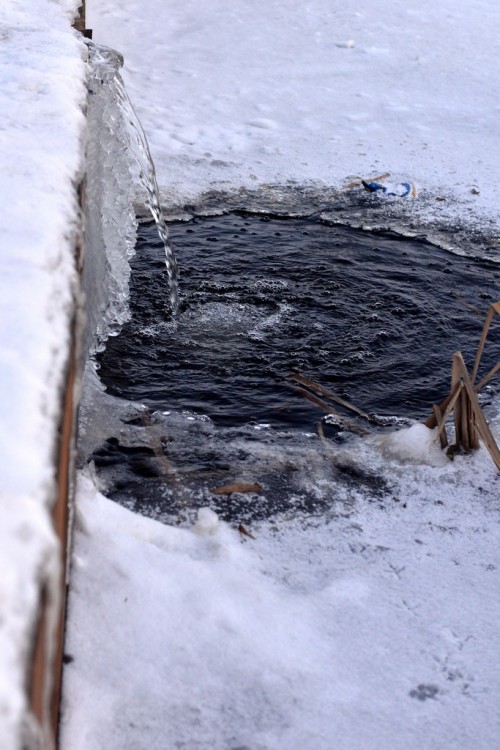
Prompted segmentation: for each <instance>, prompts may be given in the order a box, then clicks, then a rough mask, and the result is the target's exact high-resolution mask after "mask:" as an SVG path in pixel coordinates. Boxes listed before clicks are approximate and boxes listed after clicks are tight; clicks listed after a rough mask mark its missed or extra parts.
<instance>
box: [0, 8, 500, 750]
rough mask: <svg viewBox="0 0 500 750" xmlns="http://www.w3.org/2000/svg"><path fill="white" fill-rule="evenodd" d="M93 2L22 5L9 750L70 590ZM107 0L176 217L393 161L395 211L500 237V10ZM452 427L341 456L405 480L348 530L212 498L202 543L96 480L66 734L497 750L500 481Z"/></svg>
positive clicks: (1, 76)
mask: <svg viewBox="0 0 500 750" xmlns="http://www.w3.org/2000/svg"><path fill="white" fill-rule="evenodd" d="M77 4H78V3H77V2H74V0H64V1H61V2H54V1H53V0H31V2H30V3H29V7H28V6H27V5H26V3H24V4H22V3H20V2H18V0H4V3H3V4H2V9H1V11H0V21H1V35H2V46H1V47H0V60H1V63H2V65H1V71H2V72H1V73H0V80H1V83H2V85H1V86H0V111H1V112H2V115H1V125H0V128H1V130H0V132H1V136H0V167H1V170H0V174H1V178H0V198H1V200H2V206H3V209H4V210H3V211H2V217H1V218H0V222H1V227H0V229H1V232H0V236H1V237H2V261H3V266H2V277H1V281H0V284H1V294H0V306H1V309H0V336H1V348H0V359H1V368H0V373H1V374H0V377H1V379H2V380H1V385H2V394H3V399H2V403H1V405H0V443H1V455H2V496H1V503H0V529H1V544H0V566H1V569H2V571H3V573H2V577H1V580H0V607H1V619H0V717H1V720H0V747H2V748H6V750H10V749H11V748H18V747H21V746H23V745H22V740H23V737H22V735H23V732H24V730H25V728H26V723H27V721H28V716H27V706H26V696H25V680H26V665H27V663H28V661H29V655H30V647H31V642H32V640H31V636H32V630H33V626H34V623H35V618H36V614H37V607H38V597H39V590H40V584H41V582H44V583H49V585H50V586H51V587H52V590H53V591H55V587H54V584H55V582H56V581H57V578H58V575H60V571H58V569H57V553H58V547H57V542H56V539H55V537H54V532H53V529H52V525H51V521H50V510H51V507H52V504H53V501H54V493H55V483H54V479H55V469H54V455H55V448H56V445H57V425H58V423H59V417H60V408H61V392H62V388H63V385H64V375H65V367H66V364H67V361H68V350H69V344H70V341H69V331H70V322H71V320H72V318H73V315H74V311H75V293H76V290H77V286H78V278H77V273H76V270H75V259H74V247H75V243H76V240H77V235H78V206H77V200H76V192H75V188H76V185H77V184H78V181H79V179H80V177H81V175H82V171H83V164H82V154H83V133H84V128H85V120H84V115H83V108H84V106H85V101H86V91H85V87H84V85H83V84H84V79H85V68H84V58H85V55H86V48H85V46H84V45H83V43H82V42H81V40H79V39H78V37H77V35H76V34H74V33H73V32H71V30H70V28H69V21H70V20H71V18H72V16H73V13H74V11H75V7H76V5H77ZM87 5H88V15H89V17H88V23H87V25H89V26H92V27H94V31H95V35H94V36H95V39H96V41H98V42H99V43H103V44H108V45H110V46H113V47H116V48H118V49H119V50H121V51H122V52H123V53H124V54H125V59H126V65H125V70H124V77H125V80H126V83H127V87H128V90H129V93H130V95H131V98H132V100H133V102H134V104H135V105H136V107H137V110H138V113H139V115H140V118H141V120H142V122H143V124H144V127H145V130H146V133H147V135H148V137H149V141H150V145H151V151H152V154H153V157H154V159H155V162H156V166H157V171H158V179H159V184H160V188H161V192H162V197H163V201H164V203H165V205H166V206H167V207H169V206H173V207H178V206H183V205H184V204H185V203H186V202H194V203H196V202H202V199H203V196H204V195H205V194H207V193H209V192H210V191H214V190H215V191H218V192H221V193H223V194H224V195H225V196H226V199H229V198H228V196H231V195H234V194H237V193H238V192H239V191H241V190H242V189H245V190H247V191H250V190H253V191H254V192H256V193H257V192H258V191H260V192H261V193H262V194H263V195H266V190H269V189H270V187H269V186H278V187H277V192H278V193H279V191H280V190H281V191H282V192H283V194H285V193H286V189H290V190H292V189H294V188H298V189H301V188H303V187H304V186H306V187H307V188H308V189H311V190H312V191H313V192H314V191H316V192H315V193H314V195H315V196H316V197H317V196H319V195H322V194H325V195H326V196H330V195H331V196H333V198H335V199H336V198H338V195H339V193H338V191H339V190H341V188H342V187H343V186H344V185H345V184H346V183H348V182H350V181H352V180H355V179H356V178H359V177H363V178H368V179H374V178H376V177H377V176H378V175H380V174H383V173H385V172H390V173H391V177H390V180H391V181H392V182H396V183H397V182H400V181H407V180H411V181H412V182H414V183H415V185H416V187H417V192H418V197H417V199H416V200H411V201H405V202H404V204H403V203H402V202H398V201H397V199H396V201H393V202H392V203H391V204H390V205H391V206H403V205H404V207H405V208H404V209H401V210H404V211H408V212H409V213H408V215H409V216H412V217H413V219H415V216H416V217H417V218H418V219H419V221H424V219H425V220H427V221H438V220H439V221H441V222H443V223H446V222H447V221H453V222H454V221H456V220H457V218H460V219H461V220H462V221H464V222H465V223H466V224H467V225H469V226H471V227H477V226H480V227H483V226H484V227H488V229H489V231H496V233H497V234H498V219H499V209H498V205H499V188H498V179H497V178H498V173H499V169H498V167H499V164H498V161H499V152H498V145H497V137H496V135H497V134H496V131H497V121H498V113H499V105H498V101H497V96H496V86H497V81H498V79H499V65H500V62H499V59H498V54H497V42H498V20H499V15H500V9H499V8H497V7H496V6H495V5H492V4H491V3H488V4H487V3H486V2H485V0H464V1H463V2H462V3H460V4H457V3H455V2H451V0H443V2H441V3H438V4H436V3H434V2H431V0H419V2H418V3H417V2H416V0H409V1H408V2H407V3H405V4H404V5H401V4H397V3H391V2H388V0H386V1H385V2H382V3H377V4H373V3H370V2H368V0H357V2H356V4H355V5H354V6H352V5H351V6H350V5H349V4H345V3H339V2H336V3H334V4H332V3H331V2H327V0H310V1H309V2H307V3H303V4H297V3H294V2H292V0H276V2H273V3H269V2H263V0H252V2H250V1H249V0H238V1H237V2H233V3H227V2H223V1H222V0H211V2H210V3H203V2H201V0H183V2H178V1H176V0H172V2H170V3H164V2H160V0H151V1H150V2H148V3H146V4H144V3H140V2H139V0H122V2H120V3H117V2H115V1H113V0H100V2H99V3H97V2H91V1H89V2H88V4H87ZM370 200H371V201H372V202H371V203H370V205H373V206H375V205H388V204H383V203H382V204H381V203H380V201H384V200H385V199H384V198H383V197H381V196H373V197H372V198H370ZM219 207H220V204H219ZM496 408H497V411H498V404H497V406H496ZM492 427H493V431H494V433H495V435H497V437H498V436H499V435H500V423H499V420H498V418H497V419H496V421H494V423H493V425H492ZM433 440H434V435H433V434H432V433H429V431H427V430H426V429H425V428H423V427H422V426H419V425H415V426H413V427H411V428H409V429H408V430H405V431H399V432H397V433H395V435H394V436H392V437H391V438H389V439H385V440H383V441H380V439H378V438H377V439H373V440H368V439H365V440H360V439H355V440H353V442H352V443H350V444H349V446H348V447H346V448H345V451H346V456H345V460H346V461H350V462H352V463H354V464H357V465H359V466H360V467H368V468H369V469H370V470H371V471H373V472H376V473H378V474H380V476H381V477H382V478H384V479H385V480H386V481H388V482H389V483H390V484H391V488H392V489H391V493H390V494H389V495H388V496H384V498H381V497H378V496H372V497H370V496H367V494H366V492H362V491H361V490H360V491H359V494H358V496H356V497H354V498H352V499H351V502H349V503H345V502H343V501H341V500H340V499H339V500H337V499H335V497H334V496H333V497H332V510H331V512H330V513H329V514H328V515H327V516H325V517H323V518H316V519H314V518H309V519H307V518H277V519H274V520H273V521H271V522H262V523H259V524H255V525H254V526H252V527H251V528H250V529H249V531H250V532H251V534H252V536H253V537H255V538H254V539H252V538H250V537H247V536H243V535H241V534H240V533H238V531H237V530H236V529H233V528H230V527H228V526H227V525H226V524H224V523H222V522H220V521H219V519H217V518H216V517H215V515H214V513H213V511H211V510H210V509H209V508H207V509H205V510H204V511H203V512H201V513H200V516H199V518H198V521H197V523H196V524H195V525H194V527H193V528H191V529H188V528H172V527H167V526H163V525H161V524H159V523H157V522H154V521H152V520H149V519H144V518H140V517H138V516H134V515H132V514H131V513H129V512H128V511H127V510H125V509H123V508H120V507H118V506H117V505H115V504H113V503H111V502H110V501H108V500H106V499H105V498H104V497H103V496H102V495H100V494H99V492H98V491H97V489H96V488H95V486H94V484H93V480H92V478H91V477H89V476H87V475H85V474H81V475H80V476H79V485H78V506H77V525H76V530H75V546H74V555H73V567H72V579H71V580H72V584H71V599H70V619H69V627H68V636H67V644H66V651H67V661H68V664H67V668H66V670H65V687H64V702H63V713H62V721H63V726H62V737H61V746H62V747H63V748H71V750H95V748H96V747H106V748H107V750H113V749H114V748H116V749H117V750H118V748H119V749H120V750H124V748H125V749H130V750H131V749H132V748H134V750H139V748H144V749H145V748H148V749H149V748H152V747H177V748H182V747H184V748H189V750H196V749H197V748H198V749H199V750H201V749H202V748H207V749H208V748H210V750H217V749H218V748H220V750H222V749H224V750H226V749H227V750H237V749H238V750H243V749H244V748H247V750H249V749H250V748H252V750H264V749H265V750H278V749H280V750H281V748H291V749H292V750H293V748H297V750H298V749H299V748H300V749H301V750H302V749H303V748H314V749H315V750H321V749H322V748H332V747H335V748H338V750H344V749H345V750H351V749H352V748H357V749H358V750H379V748H380V750H382V748H383V749H384V750H385V749H386V748H399V747H405V748H408V750H411V749H412V748H415V750H417V749H418V750H420V748H423V747H425V748H426V749H427V748H429V749H430V750H432V749H433V748H435V749H436V750H438V748H439V749H441V748H443V747H444V746H446V747H453V748H457V749H458V750H468V749H469V748H471V747H474V748H477V749H478V750H493V748H496V747H497V746H498V743H499V738H500V726H499V723H500V721H499V714H498V707H497V704H498V697H497V696H498V693H499V687H500V686H499V681H500V678H499V673H498V667H497V655H496V644H497V643H498V641H499V635H500V633H499V629H500V625H499V622H500V618H499V616H498V613H499V609H500V606H499V600H498V591H499V581H498V571H499V566H500V560H499V526H498V520H499V512H498V496H499V494H500V493H499V479H498V472H497V471H496V469H495V467H494V465H493V463H492V462H491V460H490V457H489V455H488V454H487V453H486V451H485V450H484V448H482V449H481V450H480V451H479V452H478V453H477V454H475V455H474V456H469V457H460V456H458V457H456V458H455V461H454V462H449V461H446V462H444V461H443V460H442V455H441V454H440V453H438V452H437V450H436V446H435V444H434V442H433ZM332 492H333V490H332ZM71 657H72V658H73V661H71Z"/></svg>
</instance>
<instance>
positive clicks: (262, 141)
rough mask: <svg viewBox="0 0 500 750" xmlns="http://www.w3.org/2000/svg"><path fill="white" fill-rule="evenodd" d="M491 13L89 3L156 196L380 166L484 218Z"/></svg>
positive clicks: (449, 8)
mask: <svg viewBox="0 0 500 750" xmlns="http://www.w3.org/2000/svg"><path fill="white" fill-rule="evenodd" d="M499 21H500V8H498V7H497V6H496V5H495V4H493V5H492V4H491V3H488V2H486V0H464V2H462V3H460V4H459V5H457V3H454V2H452V0H445V1H444V2H440V3H435V2H433V0H420V1H419V2H416V0H411V1H410V2H406V3H404V4H400V3H395V2H384V3H382V4H381V3H377V4H374V3H373V2H371V1H370V0H357V1H356V3H354V4H353V3H340V2H335V3H332V2H331V1H330V0H312V2H307V3H293V2H291V0H276V1H275V2H273V3H269V2H266V1H265V0H252V1H251V2H249V1H248V0H239V2H235V3H228V2H226V1H225V0H212V1H211V2H210V3H203V2H201V1H200V0H186V2H183V3H180V2H174V3H169V5H168V8H165V6H164V3H163V2H162V1H161V0H152V1H151V2H149V3H147V7H146V8H144V7H143V5H142V4H141V3H139V2H138V0H125V1H124V2H123V3H119V4H118V3H116V2H113V0H103V2H99V3H97V2H89V3H88V25H89V26H90V27H92V28H94V30H95V38H96V40H97V41H99V42H100V43H103V44H109V45H110V46H112V47H115V48H117V49H119V50H121V51H122V52H123V53H124V55H125V69H124V79H125V83H126V85H127V88H128V91H129V94H130V96H131V98H132V101H133V102H134V105H135V107H136V109H137V112H138V114H139V117H140V119H141V121H142V123H143V126H144V128H145V131H146V134H147V136H148V138H149V141H150V146H151V151H152V154H153V158H154V160H155V163H156V167H157V171H158V178H159V183H160V189H161V190H162V193H163V195H164V197H165V200H166V201H168V202H173V203H176V204H181V205H182V203H183V202H185V201H195V200H196V199H198V198H199V196H200V194H202V193H203V192H205V191H207V190H208V189H212V190H213V189H218V190H221V191H224V192H226V193H230V192H232V191H235V190H239V189H240V188H241V187H242V186H244V187H246V188H255V187H258V186H261V185H263V184H274V183H278V184H281V185H283V184H289V185H297V184H299V185H302V184H307V183H310V184H313V185H314V186H316V188H317V189H318V191H319V192H320V193H321V191H322V190H324V191H328V190H329V188H330V187H331V186H334V187H336V188H341V187H342V186H343V185H344V184H345V182H346V181H349V180H350V179H351V178H352V176H361V177H364V178H370V177H375V176H377V175H379V174H381V173H385V172H390V173H391V174H392V177H393V178H394V177H396V178H398V179H402V180H408V179H410V180H412V181H414V182H415V183H416V185H417V188H418V190H419V193H420V194H421V195H422V194H423V196H427V197H429V202H430V206H429V205H426V207H425V211H426V213H427V214H428V213H429V211H432V212H433V213H435V214H436V216H437V217H442V218H446V217H448V218H449V217H451V216H453V217H456V216H457V214H459V215H461V216H462V217H463V216H466V217H467V218H468V220H469V221H472V220H473V219H475V218H476V219H477V217H478V216H482V215H485V216H488V217H490V218H492V219H493V220H494V222H495V224H497V218H498V205H499V201H500V193H499V187H498V180H496V179H495V176H496V175H498V167H499V152H498V146H497V142H496V130H497V128H496V122H497V119H498V114H499V106H498V101H497V97H496V81H497V80H498V77H499V73H500V70H499V67H500V63H499V61H498V55H497V44H498V27H499ZM395 181H398V180H397V179H396V180H395ZM473 189H476V190H477V191H478V192H479V194H478V195H477V194H474V193H471V190H473ZM436 198H444V199H445V200H443V201H441V200H440V201H436V200H435V199H436ZM457 201H458V205H457ZM420 203H421V202H420ZM420 203H419V202H417V204H416V206H415V207H414V208H413V210H415V211H418V210H419V208H418V207H419V205H420ZM483 220H484V219H483Z"/></svg>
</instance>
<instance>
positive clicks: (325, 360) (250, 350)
mask: <svg viewBox="0 0 500 750" xmlns="http://www.w3.org/2000/svg"><path fill="white" fill-rule="evenodd" d="M170 232H171V238H172V242H173V244H174V247H175V251H176V254H177V258H178V263H179V267H180V297H181V306H180V314H179V317H178V321H177V323H176V325H173V324H172V321H170V320H169V316H168V313H167V311H166V300H167V292H166V286H167V279H166V271H165V264H164V256H163V246H162V244H161V243H160V242H159V241H158V238H157V232H156V228H155V226H154V225H145V226H142V227H141V228H140V231H139V237H138V243H137V255H136V257H135V258H134V260H133V261H132V267H133V276H132V283H131V308H132V319H131V321H130V322H129V323H127V324H126V325H125V326H124V328H123V330H122V332H121V334H120V335H119V336H118V337H116V338H112V339H110V340H109V342H108V345H107V348H106V351H105V352H103V353H102V354H101V355H100V356H99V359H98V362H99V366H100V376H101V379H102V381H103V382H104V383H105V385H106V386H107V388H108V391H109V392H110V393H111V394H113V395H116V396H121V397H123V398H126V399H130V400H136V401H141V402H143V403H145V404H147V405H148V406H150V407H151V408H152V409H174V410H189V411H192V412H194V413H198V414H206V415H208V416H209V417H210V418H211V419H212V420H213V421H214V422H215V423H216V424H217V425H223V426H235V425H243V424H245V423H251V422H256V423H266V424H270V425H271V426H272V427H276V428H280V429H282V428H286V429H300V430H305V429H311V427H312V425H313V424H314V423H315V421H316V420H317V419H318V418H319V417H320V416H321V415H322V414H323V412H322V410H321V408H319V407H317V406H315V405H314V404H312V403H311V402H310V401H308V400H306V399H305V398H304V397H303V395H302V394H301V393H298V392H297V391H296V390H294V389H293V387H292V386H293V382H290V380H289V376H290V374H291V373H300V374H301V375H302V376H305V377H307V378H312V379H314V380H316V381H318V382H320V383H321V384H322V385H323V386H325V387H326V388H328V389H329V390H332V391H333V392H335V393H336V394H338V395H340V396H342V397H344V398H346V399H348V400H350V401H351V402H353V403H355V404H356V405H358V406H359V407H361V408H362V409H364V410H366V411H368V412H374V413H377V414H381V415H398V416H407V417H415V418H420V417H424V416H426V415H427V414H428V413H429V410H430V408H431V405H432V403H433V401H438V400H439V399H440V398H441V397H442V396H444V395H445V394H446V393H447V390H448V388H449V376H450V363H451V357H452V354H453V352H454V351H456V350H457V349H460V350H462V352H463V353H464V355H465V357H466V361H469V362H470V361H471V360H472V359H473V356H474V353H475V348H476V346H477V342H478V339H479V336H480V333H481V328H482V324H483V320H484V316H485V314H486V311H487V309H488V307H489V305H490V303H491V302H492V301H495V300H496V298H497V297H498V291H499V276H500V273H499V269H498V266H496V265H494V264H491V263H489V262H486V261H483V260H480V259H477V260H473V259H470V258H462V257H459V256H455V255H451V254H449V253H447V252H445V251H443V250H441V249H439V248H436V247H434V246H432V245H430V244H428V243H426V242H425V241H420V240H402V239H400V238H395V237H391V236H382V235H375V234H370V233H367V232H361V231H358V230H352V229H349V228H344V227H338V226H328V225H326V224H324V223H322V222H321V221H319V220H317V221H315V220H311V219H278V218H270V217H255V216H248V215H236V214H230V215H226V216H220V217H217V218H210V219H205V220H196V221H193V222H190V223H185V224H181V223H179V224H173V225H171V227H170ZM499 356H500V351H499V347H498V346H496V347H495V346H493V345H490V347H489V349H488V350H487V352H486V361H485V365H487V364H488V362H490V361H491V364H493V363H494V362H495V361H497V360H498V359H499Z"/></svg>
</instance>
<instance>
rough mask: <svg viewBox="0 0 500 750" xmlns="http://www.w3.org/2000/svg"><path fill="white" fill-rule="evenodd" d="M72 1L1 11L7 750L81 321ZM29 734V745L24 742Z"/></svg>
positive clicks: (48, 534) (2, 642)
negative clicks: (74, 326) (76, 319)
mask: <svg viewBox="0 0 500 750" xmlns="http://www.w3.org/2000/svg"><path fill="white" fill-rule="evenodd" d="M78 4H79V3H78V2H77V1H76V0H65V2H51V1H50V0H30V2H29V3H20V2H17V1H16V0H3V2H2V5H1V8H0V40H1V43H0V204H1V207H2V210H1V212H0V245H1V251H0V258H1V269H2V273H1V275H0V392H1V398H0V456H1V488H0V570H1V575H0V747H1V748H2V749H4V748H5V750H14V748H21V747H25V745H24V744H23V742H27V738H26V737H25V736H24V734H23V733H24V732H25V730H26V727H27V724H29V723H30V722H29V719H28V717H27V706H26V680H27V675H28V668H29V663H30V658H31V648H32V640H33V633H34V627H35V624H36V621H37V617H38V612H39V597H40V593H41V587H42V585H43V584H48V587H49V599H52V601H53V603H54V604H55V600H54V599H53V597H56V596H57V593H58V591H59V588H58V581H59V577H60V575H61V571H60V570H59V569H58V560H59V550H58V545H57V542H56V539H55V535H54V532H53V528H52V521H51V510H52V506H53V503H54V499H55V462H56V446H57V440H58V425H59V420H60V416H61V398H62V389H63V385H64V378H65V371H66V366H67V363H68V357H69V347H70V330H71V321H72V317H73V315H74V312H75V291H76V281H77V274H76V270H75V245H76V239H77V233H78V231H79V230H78V216H79V209H78V205H77V195H76V188H77V184H78V181H79V179H80V177H81V175H82V171H83V137H84V128H85V119H84V115H83V111H82V109H83V107H84V104H85V95H86V92H85V87H84V78H85V67H84V60H83V55H84V49H85V48H84V46H83V45H82V44H81V42H80V41H79V40H78V38H77V36H76V33H75V32H73V31H72V29H71V26H70V22H71V19H72V17H73V15H74V13H75V10H76V7H77V6H78ZM23 737H24V739H23Z"/></svg>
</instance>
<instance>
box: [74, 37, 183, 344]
mask: <svg viewBox="0 0 500 750" xmlns="http://www.w3.org/2000/svg"><path fill="white" fill-rule="evenodd" d="M88 49H89V64H90V65H89V67H90V76H89V81H88V87H89V94H90V95H89V105H88V142H87V178H86V200H85V207H86V230H85V231H86V243H85V244H86V252H87V258H86V261H85V263H84V269H83V287H84V291H85V297H86V314H87V332H86V341H85V346H86V351H90V352H95V351H100V350H102V349H103V347H104V342H105V341H106V339H107V338H108V337H109V336H115V335H117V334H118V332H119V330H120V328H121V326H122V325H123V323H124V322H125V321H126V320H128V318H129V309H128V297H129V290H128V286H129V280H130V267H129V261H130V258H131V257H132V256H133V255H134V252H135V235H136V229H137V221H136V217H135V212H134V209H133V201H134V190H135V189H136V187H137V185H138V184H139V185H141V186H142V187H143V188H144V189H145V191H146V200H145V202H146V205H147V207H148V208H149V210H150V211H151V214H152V216H153V218H154V221H155V223H156V227H157V231H158V234H159V236H160V239H161V241H162V243H163V247H164V251H165V261H166V269H167V277H168V285H169V304H170V310H171V312H172V314H173V315H175V314H176V312H177V307H178V292H177V276H178V271H177V263H176V259H175V255H174V252H173V249H172V246H171V244H170V241H169V236H168V229H167V226H166V223H165V220H164V217H163V214H162V210H161V206H160V199H159V192H158V185H157V180H156V173H155V169H154V165H153V161H152V159H151V154H150V150H149V146H148V143H147V139H146V136H145V134H144V131H143V129H142V126H141V124H140V122H139V119H138V117H137V115H136V113H135V111H134V108H133V106H132V104H131V102H130V99H129V97H128V95H127V92H126V90H125V87H124V84H123V81H122V78H121V76H120V74H119V69H120V68H121V66H122V64H123V58H122V56H121V55H120V53H119V52H116V51H115V50H112V49H109V48H107V47H103V46H98V45H96V44H94V43H92V42H88Z"/></svg>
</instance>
